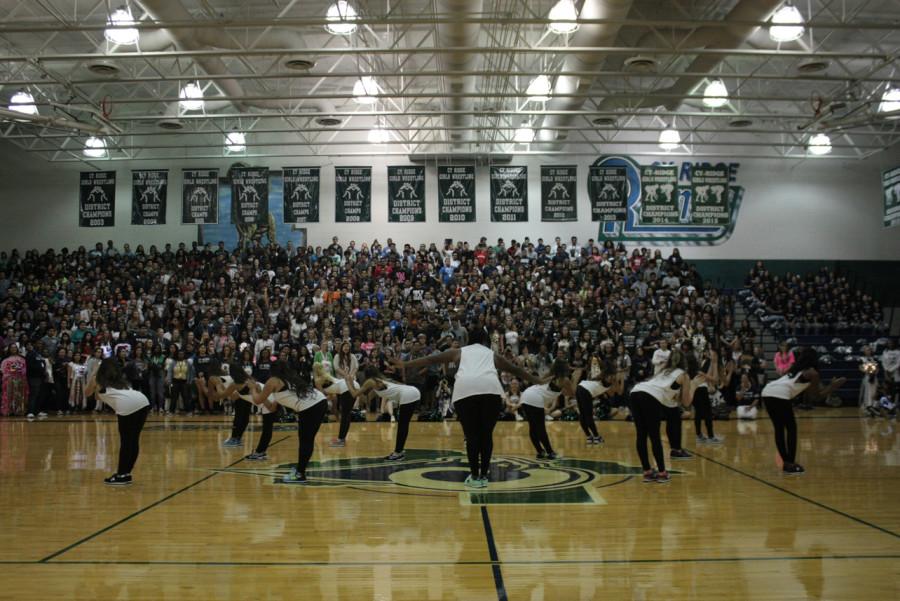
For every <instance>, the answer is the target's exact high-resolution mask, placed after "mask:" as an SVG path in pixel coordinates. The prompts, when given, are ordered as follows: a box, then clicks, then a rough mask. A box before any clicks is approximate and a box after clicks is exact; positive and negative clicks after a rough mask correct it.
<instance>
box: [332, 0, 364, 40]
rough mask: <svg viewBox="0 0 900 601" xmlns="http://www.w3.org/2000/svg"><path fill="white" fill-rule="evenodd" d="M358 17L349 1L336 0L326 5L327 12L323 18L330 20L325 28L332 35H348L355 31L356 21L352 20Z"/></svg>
mask: <svg viewBox="0 0 900 601" xmlns="http://www.w3.org/2000/svg"><path fill="white" fill-rule="evenodd" d="M358 18H359V16H358V15H357V13H356V9H355V8H353V6H351V5H350V3H349V2H346V1H345V0H338V1H337V2H335V3H334V4H332V5H331V6H329V7H328V12H326V13H325V19H327V20H328V21H331V22H330V23H328V24H327V25H326V26H325V29H326V30H328V33H333V34H334V35H350V34H352V33H353V32H354V31H356V23H353V21H356V19H358Z"/></svg>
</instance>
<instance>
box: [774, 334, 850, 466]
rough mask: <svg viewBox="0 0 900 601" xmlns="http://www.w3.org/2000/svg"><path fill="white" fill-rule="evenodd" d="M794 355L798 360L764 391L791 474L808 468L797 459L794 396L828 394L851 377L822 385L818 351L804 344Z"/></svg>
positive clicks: (785, 464)
mask: <svg viewBox="0 0 900 601" xmlns="http://www.w3.org/2000/svg"><path fill="white" fill-rule="evenodd" d="M794 356H795V357H796V358H797V360H796V361H795V362H794V364H793V365H792V366H791V368H790V370H789V371H788V372H787V373H786V374H784V375H783V376H781V377H780V378H778V379H777V380H774V381H772V382H769V383H768V384H766V386H765V388H763V391H762V399H763V403H765V405H766V412H767V413H768V414H769V418H771V420H772V426H773V427H774V429H775V446H776V447H777V448H778V455H779V456H780V457H781V461H782V467H781V469H782V472H783V473H784V474H785V475H788V476H799V475H801V474H803V473H804V472H805V471H806V470H805V469H803V466H802V465H800V464H799V463H797V421H796V420H795V419H794V408H793V400H794V399H795V398H796V397H798V396H800V395H801V394H803V393H804V391H805V392H806V393H807V394H809V395H811V396H812V397H814V398H827V397H828V395H830V394H831V393H832V392H834V391H835V390H837V389H838V388H839V387H840V386H842V385H843V384H844V382H846V381H847V379H846V378H835V379H833V380H832V381H831V382H830V383H829V384H828V386H826V387H824V388H821V387H820V377H819V371H818V365H819V355H818V353H816V351H815V350H813V349H811V348H808V347H803V348H800V349H794Z"/></svg>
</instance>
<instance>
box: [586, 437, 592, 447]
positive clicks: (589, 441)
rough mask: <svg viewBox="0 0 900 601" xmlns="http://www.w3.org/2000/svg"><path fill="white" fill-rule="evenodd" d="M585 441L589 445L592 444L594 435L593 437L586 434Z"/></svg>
mask: <svg viewBox="0 0 900 601" xmlns="http://www.w3.org/2000/svg"><path fill="white" fill-rule="evenodd" d="M585 442H586V443H587V444H589V445H590V444H594V437H593V436H588V437H587V440H586V441H585Z"/></svg>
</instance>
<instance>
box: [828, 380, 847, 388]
mask: <svg viewBox="0 0 900 601" xmlns="http://www.w3.org/2000/svg"><path fill="white" fill-rule="evenodd" d="M846 383H847V378H832V379H831V383H830V384H829V385H828V387H829V388H831V389H832V390H836V389H838V388H840V387H841V386H843V385H844V384H846Z"/></svg>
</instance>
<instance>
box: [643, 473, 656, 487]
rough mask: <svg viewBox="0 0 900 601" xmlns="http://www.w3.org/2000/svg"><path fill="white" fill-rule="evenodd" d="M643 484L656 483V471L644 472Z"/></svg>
mask: <svg viewBox="0 0 900 601" xmlns="http://www.w3.org/2000/svg"><path fill="white" fill-rule="evenodd" d="M642 482H643V483H644V484H652V483H654V482H656V470H644V479H643V480H642Z"/></svg>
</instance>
